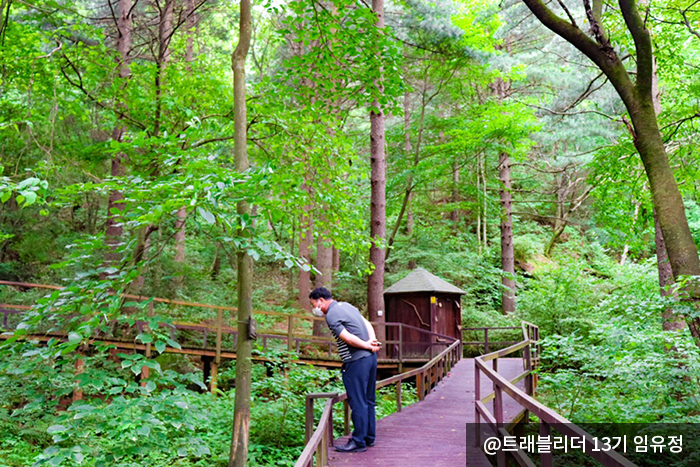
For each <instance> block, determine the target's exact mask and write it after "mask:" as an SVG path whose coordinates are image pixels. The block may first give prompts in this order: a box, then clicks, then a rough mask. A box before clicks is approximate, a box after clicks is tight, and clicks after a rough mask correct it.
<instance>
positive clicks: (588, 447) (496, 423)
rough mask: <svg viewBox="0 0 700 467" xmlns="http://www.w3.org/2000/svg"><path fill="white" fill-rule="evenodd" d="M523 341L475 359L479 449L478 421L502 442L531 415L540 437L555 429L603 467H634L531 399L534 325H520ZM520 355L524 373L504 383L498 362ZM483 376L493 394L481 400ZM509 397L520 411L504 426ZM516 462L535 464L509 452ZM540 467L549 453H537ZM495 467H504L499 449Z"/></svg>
mask: <svg viewBox="0 0 700 467" xmlns="http://www.w3.org/2000/svg"><path fill="white" fill-rule="evenodd" d="M522 330H523V340H522V341H521V342H519V343H517V344H514V345H511V346H510V347H508V348H505V349H503V350H498V351H496V352H491V353H489V354H486V355H482V356H480V357H476V358H475V359H474V366H475V373H474V375H475V398H476V401H475V406H476V425H475V426H476V442H477V445H478V446H479V447H481V439H480V438H481V434H482V431H483V430H482V427H481V419H482V418H483V419H484V421H485V422H486V423H487V424H488V426H489V427H490V429H491V431H492V432H493V433H494V434H495V436H498V437H499V438H501V440H503V438H504V437H505V436H509V435H510V431H511V429H512V428H513V427H514V425H515V424H516V423H517V422H518V421H520V420H523V419H524V420H527V419H528V413H529V412H531V413H532V414H534V415H535V416H537V417H538V418H539V420H540V436H550V435H551V430H552V426H555V427H556V430H557V431H559V432H560V433H561V434H562V435H565V436H568V437H570V438H571V437H576V438H577V439H581V440H584V443H585V449H584V451H585V453H586V454H587V455H589V456H591V457H593V458H594V459H596V460H598V461H599V462H601V463H602V464H603V465H604V466H605V467H635V464H634V463H632V462H630V461H629V460H627V459H625V458H624V457H622V456H621V455H620V454H618V453H617V452H614V451H603V450H600V449H599V447H598V445H597V444H596V442H595V440H594V439H593V437H592V436H591V435H590V434H588V433H587V432H586V431H585V430H583V429H582V428H580V427H578V426H576V425H574V424H573V423H571V421H569V420H567V419H566V418H564V417H562V416H561V415H559V414H558V413H556V412H554V411H553V410H552V409H550V408H548V407H545V406H544V405H542V404H541V403H539V402H538V401H536V400H535V399H534V398H533V395H534V391H535V386H536V378H535V375H534V374H533V372H532V370H533V369H534V368H536V365H537V363H538V362H539V343H538V342H539V328H538V327H537V326H535V325H534V324H531V323H527V322H525V321H523V323H522ZM521 350H522V352H523V363H524V372H523V373H521V374H520V375H518V376H516V377H515V378H513V379H511V380H507V379H506V378H504V377H503V376H502V375H500V374H499V373H498V359H499V358H503V357H506V356H508V355H511V354H514V353H515V352H518V351H521ZM488 361H491V362H492V366H493V368H490V367H489V366H488V365H487V364H486V362H488ZM482 373H483V374H484V375H485V376H486V377H487V378H488V379H490V380H491V381H492V382H493V392H492V393H490V394H488V395H487V396H486V397H483V398H482V397H481V387H480V382H481V374H482ZM523 379H524V380H525V384H524V385H525V391H524V392H523V391H522V390H520V389H519V388H517V387H516V386H515V384H516V383H518V382H519V381H521V380H523ZM504 393H505V394H508V395H509V396H510V397H511V398H512V399H513V400H515V401H516V402H517V403H518V404H520V405H521V406H522V407H523V411H522V412H520V414H519V415H517V416H516V417H515V418H514V419H513V420H511V421H510V422H509V423H508V424H506V420H505V417H504V410H503V394H504ZM491 400H493V414H492V413H491V412H490V411H489V410H488V408H487V407H486V404H487V403H488V402H490V401H491ZM508 454H511V455H512V456H513V458H514V459H515V461H516V462H517V463H518V465H520V466H527V467H535V465H536V464H535V463H534V462H533V461H532V460H531V459H530V458H529V457H528V456H527V454H525V452H524V451H522V450H521V449H518V450H517V451H510V452H508ZM540 456H541V457H540V465H541V467H552V465H553V463H552V452H541V453H540ZM496 459H497V463H498V467H505V466H506V462H507V460H506V451H504V450H502V449H499V450H498V451H497V454H496Z"/></svg>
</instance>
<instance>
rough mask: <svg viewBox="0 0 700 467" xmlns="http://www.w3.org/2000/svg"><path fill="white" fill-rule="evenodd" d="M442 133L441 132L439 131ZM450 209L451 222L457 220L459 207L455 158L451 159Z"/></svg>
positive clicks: (457, 170) (457, 164) (457, 166)
mask: <svg viewBox="0 0 700 467" xmlns="http://www.w3.org/2000/svg"><path fill="white" fill-rule="evenodd" d="M441 134H442V132H441ZM451 201H452V211H451V212H450V220H451V221H452V222H457V220H458V219H459V208H457V203H459V163H458V162H457V159H455V160H454V161H452V200H451Z"/></svg>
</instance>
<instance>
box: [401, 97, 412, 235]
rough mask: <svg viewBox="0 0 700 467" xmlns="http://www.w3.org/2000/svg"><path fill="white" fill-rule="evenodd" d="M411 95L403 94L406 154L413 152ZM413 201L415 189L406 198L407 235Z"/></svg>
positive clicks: (409, 229)
mask: <svg viewBox="0 0 700 467" xmlns="http://www.w3.org/2000/svg"><path fill="white" fill-rule="evenodd" d="M409 97H410V94H409V93H408V91H406V92H405V93H404V96H403V112H404V115H403V144H404V150H405V151H406V156H408V155H409V154H410V153H411V107H410V99H409ZM411 201H413V190H411V192H410V193H409V194H408V199H407V200H406V230H405V232H406V235H410V234H411V233H412V232H413V209H411Z"/></svg>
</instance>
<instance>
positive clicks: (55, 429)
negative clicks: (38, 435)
mask: <svg viewBox="0 0 700 467" xmlns="http://www.w3.org/2000/svg"><path fill="white" fill-rule="evenodd" d="M67 430H68V428H67V427H65V426H63V425H51V426H50V427H48V428H47V429H46V432H47V433H48V434H50V435H52V434H54V433H63V432H64V431H67Z"/></svg>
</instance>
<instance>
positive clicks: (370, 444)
mask: <svg viewBox="0 0 700 467" xmlns="http://www.w3.org/2000/svg"><path fill="white" fill-rule="evenodd" d="M365 446H367V447H368V448H371V447H372V446H374V441H368V440H367V439H365Z"/></svg>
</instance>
